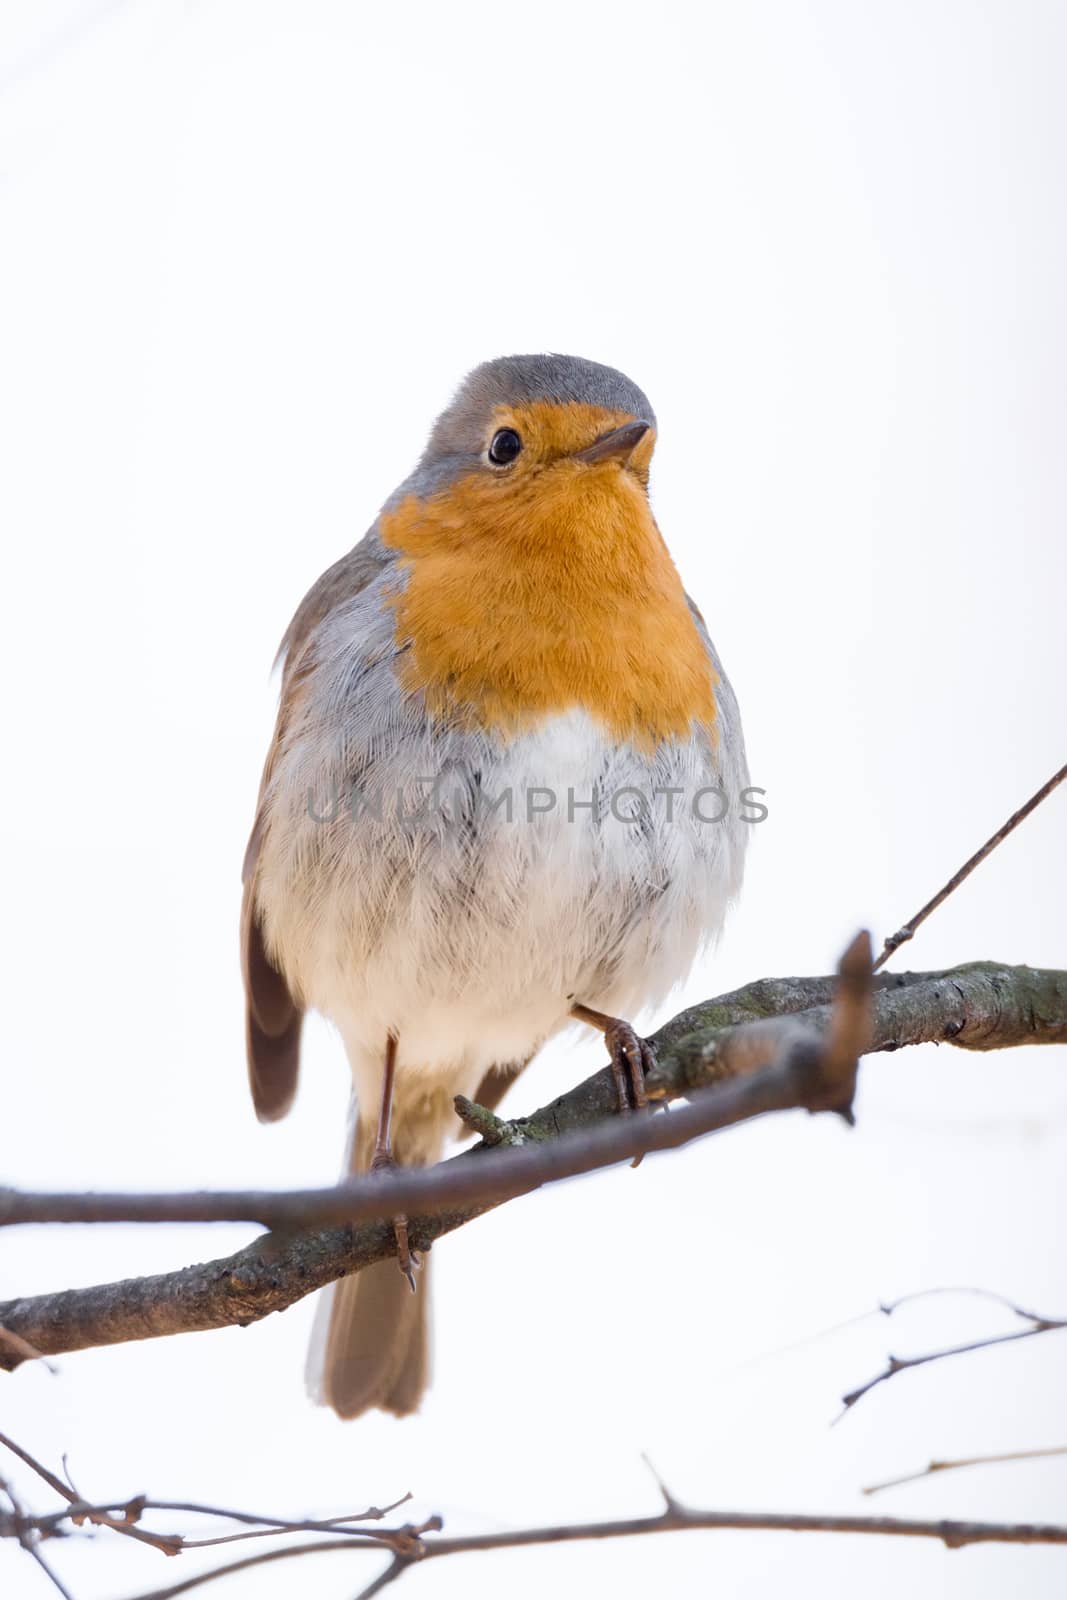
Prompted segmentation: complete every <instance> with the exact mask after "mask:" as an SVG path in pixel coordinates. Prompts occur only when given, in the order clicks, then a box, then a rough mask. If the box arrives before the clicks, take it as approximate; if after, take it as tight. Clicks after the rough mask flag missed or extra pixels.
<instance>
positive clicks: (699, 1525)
mask: <svg viewBox="0 0 1067 1600" xmlns="http://www.w3.org/2000/svg"><path fill="white" fill-rule="evenodd" d="M728 1529H729V1530H735V1531H741V1532H749V1533H843V1534H858V1535H871V1536H875V1537H881V1538H906V1539H935V1540H938V1541H940V1543H942V1544H944V1545H946V1546H947V1547H948V1548H949V1549H959V1548H961V1547H962V1546H964V1545H969V1544H1052V1545H1067V1525H1060V1524H1057V1523H1033V1522H976V1521H967V1522H964V1521H953V1520H949V1519H947V1518H942V1519H940V1520H922V1519H919V1518H903V1517H863V1516H822V1515H818V1514H806V1513H792V1512H773V1511H710V1510H708V1511H705V1510H700V1509H696V1508H693V1507H689V1506H679V1505H678V1504H677V1503H675V1504H674V1505H673V1506H672V1507H669V1508H666V1509H664V1510H663V1511H662V1512H660V1513H659V1515H658V1516H654V1517H627V1518H619V1519H617V1520H613V1521H606V1522H574V1523H560V1524H558V1525H556V1526H552V1527H543V1528H516V1529H512V1530H509V1531H506V1532H501V1533H476V1534H463V1535H458V1536H456V1537H454V1538H449V1537H447V1536H443V1535H442V1536H441V1537H427V1536H426V1534H425V1533H416V1534H414V1536H413V1538H414V1543H413V1545H412V1547H411V1548H409V1549H408V1550H406V1551H397V1552H395V1553H394V1555H393V1559H392V1560H391V1562H390V1563H389V1565H388V1566H387V1567H385V1568H384V1570H383V1571H382V1572H380V1573H379V1574H378V1576H377V1577H376V1578H374V1579H372V1581H371V1583H370V1584H369V1585H368V1587H367V1588H365V1589H362V1590H361V1591H360V1592H359V1596H358V1597H357V1600H366V1597H368V1596H370V1595H374V1594H378V1593H380V1592H381V1590H382V1589H383V1588H385V1587H386V1585H387V1584H390V1583H393V1582H395V1581H396V1579H397V1578H399V1577H401V1576H402V1575H403V1574H404V1572H406V1571H407V1569H408V1568H409V1567H410V1566H412V1565H415V1564H417V1563H421V1562H425V1561H432V1560H436V1559H439V1558H441V1557H443V1556H451V1555H469V1554H472V1553H473V1552H474V1551H485V1550H516V1549H528V1548H530V1547H531V1546H533V1545H546V1544H572V1543H576V1542H578V1541H586V1540H594V1539H626V1538H635V1537H641V1536H643V1535H646V1534H660V1533H682V1532H701V1531H703V1532H708V1531H723V1530H728ZM352 1548H353V1546H351V1545H345V1544H343V1543H339V1542H338V1541H335V1540H331V1539H324V1540H321V1541H319V1542H317V1543H313V1544H300V1545H291V1546H288V1547H287V1548H285V1549H278V1550H268V1551H265V1552H264V1553H263V1554H262V1555H255V1556H246V1557H244V1558H243V1559H242V1560H240V1561H233V1562H228V1563H226V1564H225V1565H224V1566H221V1567H213V1568H212V1569H211V1570H210V1571H209V1572H203V1573H198V1574H196V1575H195V1576H193V1577H191V1578H187V1579H185V1580H183V1581H182V1582H179V1583H176V1584H171V1585H169V1586H168V1587H167V1588H165V1589H152V1590H151V1591H150V1592H148V1593H145V1594H139V1595H136V1596H134V1597H133V1600H177V1596H178V1595H181V1594H187V1593H188V1592H189V1591H190V1590H192V1589H195V1588H197V1587H199V1586H200V1585H201V1584H205V1583H211V1582H213V1581H214V1580H215V1579H216V1578H223V1577H228V1576H230V1575H231V1574H233V1573H235V1572H247V1571H248V1570H249V1569H250V1568H252V1567H257V1566H262V1565H266V1564H267V1563H268V1562H274V1561H287V1560H288V1559H289V1558H290V1557H296V1556H305V1555H313V1554H315V1553H316V1552H319V1553H322V1554H326V1553H329V1552H336V1551H338V1550H346V1549H352ZM361 1548H366V1547H365V1546H362V1547H361Z"/></svg>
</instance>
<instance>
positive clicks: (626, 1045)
mask: <svg viewBox="0 0 1067 1600" xmlns="http://www.w3.org/2000/svg"><path fill="white" fill-rule="evenodd" d="M571 1016H572V1017H574V1018H575V1020H576V1021H577V1022H587V1023H588V1024H589V1026H590V1027H591V1028H599V1030H600V1032H601V1033H602V1034H603V1035H604V1043H605V1044H606V1045H607V1047H608V1055H609V1056H610V1057H611V1075H612V1077H613V1078H614V1080H615V1093H616V1095H617V1096H618V1101H619V1110H620V1111H629V1110H631V1109H632V1110H634V1111H643V1110H645V1108H646V1107H647V1106H648V1095H647V1093H646V1092H645V1073H646V1072H651V1071H652V1068H653V1067H654V1066H655V1065H656V1055H655V1052H654V1050H653V1049H652V1046H651V1045H650V1044H649V1042H648V1040H647V1039H642V1038H639V1037H638V1035H637V1034H636V1033H635V1032H634V1030H633V1029H632V1028H631V1026H630V1024H629V1023H628V1022H622V1021H620V1019H619V1018H618V1017H608V1016H605V1014H604V1012H603V1011H594V1010H593V1009H592V1007H591V1006H581V1005H572V1006H571Z"/></svg>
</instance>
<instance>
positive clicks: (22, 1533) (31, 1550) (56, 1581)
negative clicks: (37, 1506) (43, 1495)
mask: <svg viewBox="0 0 1067 1600" xmlns="http://www.w3.org/2000/svg"><path fill="white" fill-rule="evenodd" d="M0 1492H2V1493H3V1494H5V1495H6V1496H7V1499H8V1500H9V1501H10V1503H11V1510H12V1511H13V1513H14V1517H15V1525H16V1535H17V1538H18V1541H19V1544H20V1545H21V1546H22V1548H23V1550H25V1552H26V1554H27V1555H28V1556H31V1557H32V1558H33V1560H34V1561H36V1563H37V1565H38V1566H39V1567H40V1569H41V1571H42V1572H43V1573H44V1575H45V1577H46V1578H47V1579H48V1581H49V1583H50V1584H51V1585H52V1587H53V1588H54V1589H58V1591H59V1593H60V1594H61V1595H62V1596H63V1600H74V1597H73V1595H72V1594H71V1592H70V1590H69V1589H68V1588H67V1587H66V1585H65V1584H64V1583H63V1582H62V1581H61V1580H60V1578H59V1577H58V1575H57V1574H56V1573H55V1572H53V1570H52V1568H51V1566H50V1565H49V1563H48V1561H47V1560H46V1559H45V1557H44V1556H43V1555H42V1553H41V1550H40V1548H39V1545H38V1537H39V1536H38V1535H36V1534H35V1532H34V1530H33V1527H32V1520H33V1519H32V1518H31V1517H29V1516H27V1514H26V1512H25V1511H24V1510H23V1508H22V1505H21V1503H20V1501H19V1500H18V1498H17V1497H16V1495H15V1491H14V1490H13V1489H12V1487H11V1485H10V1484H9V1483H8V1482H7V1480H6V1478H0Z"/></svg>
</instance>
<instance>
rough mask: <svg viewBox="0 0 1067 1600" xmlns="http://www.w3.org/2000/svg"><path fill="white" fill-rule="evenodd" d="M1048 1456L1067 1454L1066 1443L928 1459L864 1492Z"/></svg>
mask: <svg viewBox="0 0 1067 1600" xmlns="http://www.w3.org/2000/svg"><path fill="white" fill-rule="evenodd" d="M1050 1456H1067V1444H1057V1445H1050V1446H1048V1447H1046V1448H1044V1449H1041V1450H1005V1451H1002V1452H1001V1453H1000V1454H999V1455H992V1456H959V1457H957V1459H956V1460H954V1461H928V1462H927V1464H926V1466H925V1467H923V1468H921V1469H920V1471H918V1472H906V1473H904V1475H903V1476H902V1477H899V1478H885V1479H883V1481H882V1482H881V1483H869V1484H868V1485H867V1487H866V1488H865V1489H864V1490H863V1493H864V1494H881V1492H882V1490H883V1489H898V1488H899V1487H900V1486H901V1484H904V1483H918V1482H919V1481H920V1479H922V1478H932V1477H933V1476H934V1474H935V1473H938V1472H958V1471H959V1470H960V1468H961V1467H992V1466H999V1465H1001V1464H1002V1463H1004V1462H1010V1461H1044V1460H1047V1459H1048V1458H1049V1457H1050Z"/></svg>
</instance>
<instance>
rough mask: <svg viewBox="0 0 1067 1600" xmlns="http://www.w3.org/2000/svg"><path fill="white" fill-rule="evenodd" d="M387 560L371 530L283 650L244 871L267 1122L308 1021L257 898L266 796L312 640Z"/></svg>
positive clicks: (253, 1051)
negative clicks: (267, 938)
mask: <svg viewBox="0 0 1067 1600" xmlns="http://www.w3.org/2000/svg"><path fill="white" fill-rule="evenodd" d="M387 560H388V556H387V555H386V554H385V552H384V551H383V550H382V547H381V545H380V544H379V543H378V542H377V539H376V537H375V535H374V533H373V531H372V532H371V534H369V535H368V536H367V538H366V539H364V540H362V541H361V542H360V543H359V544H358V545H356V547H355V549H354V550H351V551H349V553H348V555H346V556H343V557H342V558H341V560H340V561H338V562H336V563H335V564H334V565H333V566H332V567H330V569H329V570H328V571H327V572H324V573H323V575H322V577H321V578H320V579H319V580H318V582H317V583H316V584H314V585H313V586H312V588H311V589H310V590H309V591H308V593H307V594H306V595H305V596H304V599H303V600H302V601H301V603H300V606H299V608H298V610H297V613H296V615H295V616H294V618H293V620H292V622H291V623H290V624H289V627H288V628H287V630H286V634H285V638H284V639H283V640H282V646H281V650H280V651H279V655H282V656H284V657H285V670H284V674H283V677H282V693H281V702H280V704H279V707H278V720H277V722H276V724H275V727H274V737H273V739H272V740H271V746H270V749H269V750H268V752H267V760H266V762H265V764H264V767H263V777H262V780H261V782H260V785H259V800H258V802H257V805H256V820H255V822H254V823H253V825H252V834H251V837H250V838H249V841H248V848H247V850H246V851H245V861H244V871H243V875H242V876H243V882H244V897H243V899H242V902H241V972H242V975H243V977H244V986H245V1041H246V1048H247V1053H248V1081H249V1086H250V1088H251V1090H252V1101H253V1104H254V1105H255V1108H256V1115H257V1116H258V1117H259V1119H260V1121H261V1122H273V1121H275V1120H276V1119H277V1118H278V1117H284V1116H285V1113H286V1112H287V1111H288V1110H289V1107H290V1106H291V1105H292V1103H293V1096H294V1095H295V1093H296V1083H297V1077H298V1075H299V1071H300V1029H301V1025H302V1023H303V1020H304V1013H303V1009H302V1007H301V1006H300V1005H299V1003H298V1002H297V1001H296V999H294V997H293V995H292V993H291V992H290V990H289V986H288V984H287V983H286V981H285V975H284V973H282V972H280V971H279V970H278V968H277V967H276V966H275V964H274V963H273V962H272V960H271V958H270V956H269V955H268V953H267V948H266V944H265V942H264V938H263V927H262V923H261V921H260V914H259V907H258V905H257V903H256V868H257V865H258V861H259V849H260V843H261V840H262V837H263V830H264V828H265V827H266V817H265V815H264V801H265V798H266V794H267V789H268V786H269V784H270V779H271V774H272V772H273V770H274V763H275V760H276V759H277V754H278V750H279V748H280V745H281V742H282V740H283V738H284V736H285V729H286V726H287V724H288V721H289V718H290V716H291V715H292V711H293V707H294V705H295V703H296V701H297V698H298V697H299V694H300V692H301V689H302V687H303V685H304V683H305V681H306V677H307V674H308V672H309V671H310V670H311V668H310V666H309V663H308V662H307V660H306V659H305V660H304V661H303V662H302V661H301V657H302V656H303V654H304V647H305V645H306V644H307V642H308V640H309V638H310V636H311V634H312V632H313V630H314V629H315V627H316V626H317V625H318V624H319V623H320V622H321V621H322V619H323V618H324V617H325V616H326V615H327V614H328V613H329V612H330V611H332V610H333V608H334V607H335V606H337V605H341V604H343V603H344V602H345V601H346V600H350V599H351V598H352V597H353V595H356V594H358V593H359V591H360V590H361V589H364V588H366V586H367V584H368V583H370V582H371V580H372V579H373V578H374V577H376V576H377V574H378V573H379V572H380V571H381V569H382V566H383V565H384V564H385V562H386V561H387Z"/></svg>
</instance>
